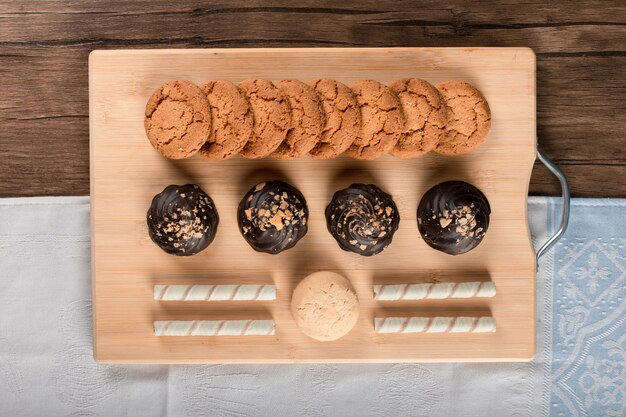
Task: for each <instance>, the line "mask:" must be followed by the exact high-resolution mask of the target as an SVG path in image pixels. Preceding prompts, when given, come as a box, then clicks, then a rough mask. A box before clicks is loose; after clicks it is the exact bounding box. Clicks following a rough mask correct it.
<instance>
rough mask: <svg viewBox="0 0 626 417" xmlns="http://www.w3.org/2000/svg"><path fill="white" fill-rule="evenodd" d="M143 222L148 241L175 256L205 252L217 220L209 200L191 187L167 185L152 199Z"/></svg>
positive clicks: (213, 204)
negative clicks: (146, 221) (145, 221)
mask: <svg viewBox="0 0 626 417" xmlns="http://www.w3.org/2000/svg"><path fill="white" fill-rule="evenodd" d="M147 220H148V233H149V234H150V238H151V239H152V241H153V242H154V243H156V244H157V245H159V247H160V248H161V249H163V250H164V251H165V252H167V253H170V254H173V255H178V256H190V255H195V254H196V253H198V252H201V251H202V250H204V249H206V247H207V246H209V244H211V242H213V239H214V238H215V233H216V232H217V225H218V224H219V221H220V219H219V216H218V215H217V210H216V209H215V203H213V200H212V199H211V197H209V196H208V195H207V194H206V193H205V192H204V191H202V189H201V188H200V187H198V186H197V185H195V184H186V185H169V186H167V187H166V188H165V189H164V190H163V191H162V192H161V193H159V194H157V195H155V196H154V198H153V199H152V204H151V205H150V209H149V210H148V215H147Z"/></svg>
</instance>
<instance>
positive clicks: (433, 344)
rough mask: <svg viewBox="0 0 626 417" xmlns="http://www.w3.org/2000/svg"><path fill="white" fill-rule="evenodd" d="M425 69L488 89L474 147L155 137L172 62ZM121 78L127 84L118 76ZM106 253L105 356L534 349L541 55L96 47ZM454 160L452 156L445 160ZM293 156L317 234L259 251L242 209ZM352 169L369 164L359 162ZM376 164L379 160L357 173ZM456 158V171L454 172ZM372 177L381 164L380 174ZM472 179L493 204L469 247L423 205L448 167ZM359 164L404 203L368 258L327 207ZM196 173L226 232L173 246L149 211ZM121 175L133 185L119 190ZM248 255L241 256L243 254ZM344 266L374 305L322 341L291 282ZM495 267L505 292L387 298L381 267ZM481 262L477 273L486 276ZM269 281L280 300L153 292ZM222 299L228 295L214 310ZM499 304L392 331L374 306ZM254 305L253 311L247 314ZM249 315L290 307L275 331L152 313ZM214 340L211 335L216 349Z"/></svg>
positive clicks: (190, 75)
mask: <svg viewBox="0 0 626 417" xmlns="http://www.w3.org/2000/svg"><path fill="white" fill-rule="evenodd" d="M416 72H417V73H419V74H421V76H423V77H424V78H425V79H427V80H428V81H431V82H433V83H437V82H440V81H443V80H446V79H452V78H462V79H466V80H471V82H472V83H473V84H475V85H476V86H477V87H478V88H479V89H480V90H481V91H482V92H483V94H484V95H485V97H486V98H487V100H488V101H489V104H490V107H491V111H492V114H493V119H492V120H493V124H492V129H491V131H490V133H489V137H488V138H487V140H486V141H485V143H484V144H483V145H482V146H481V147H480V148H479V149H477V150H476V151H474V152H472V153H471V154H469V155H465V156H463V157H456V158H446V157H442V156H437V155H428V156H426V157H424V158H421V159H419V160H416V159H413V160H401V159H398V158H393V157H390V156H385V157H383V158H381V159H379V160H376V161H369V162H367V161H354V160H352V159H350V158H348V157H345V156H343V157H341V158H337V159H332V160H327V161H317V160H313V159H310V158H299V159H295V160H291V161H277V160H273V159H265V160H246V159H243V158H233V159H232V160H227V161H218V162H209V161H206V160H203V159H202V158H199V157H193V158H190V159H187V160H182V161H171V160H167V159H165V158H163V157H161V156H160V155H159V154H158V153H157V152H155V151H154V149H153V148H152V147H151V145H150V143H149V141H148V140H147V139H146V137H145V132H144V127H143V113H144V108H145V103H146V101H147V99H148V98H149V96H150V94H151V93H152V92H153V91H154V89H155V88H156V87H158V85H159V84H160V83H162V82H163V81H165V80H168V79H173V78H178V77H180V78H184V79H190V80H192V81H194V82H198V83H199V82H202V81H206V80H207V79H213V78H224V79H229V80H232V81H235V82H237V81H241V80H242V79H245V78H248V77H250V76H251V75H252V74H254V75H255V76H260V77H265V78H269V79H273V80H279V79H284V78H299V79H304V80H306V79H311V78H314V77H320V76H321V77H329V78H334V79H338V80H340V81H343V82H345V83H347V84H350V83H352V82H355V81H357V80H359V79H362V78H364V77H367V78H373V79H377V80H379V81H381V82H385V83H388V82H390V81H392V80H395V79H398V78H403V77H407V76H411V75H412V74H415V73H416ZM112 85H115V86H116V88H115V89H114V90H112V89H111V86H112ZM90 95H91V109H90V136H91V152H92V153H91V182H92V212H91V213H92V239H93V240H92V251H93V252H92V268H93V273H92V277H93V285H92V288H93V294H94V297H93V299H94V317H95V324H94V335H95V342H94V346H95V350H96V353H95V355H96V358H97V359H98V360H100V361H104V362H127V363H144V362H161V363H198V362H219V363H224V362H364V361H369V362H381V361H382V362H389V361H398V360H400V361H441V360H445V361H450V360H468V361H501V360H528V359H530V358H531V357H532V355H533V354H534V346H535V319H534V314H535V311H534V310H535V309H534V305H535V303H534V296H535V295H534V294H535V291H534V285H535V274H536V264H535V255H534V252H533V250H532V247H531V244H530V236H529V232H528V223H527V222H528V220H527V211H526V200H527V192H528V189H527V187H528V182H529V176H530V171H531V167H532V164H533V162H534V159H535V139H536V136H535V122H536V114H535V57H534V55H533V54H532V52H531V51H530V50H528V49H525V48H508V49H504V48H471V49H463V48H443V49H438V48H423V49H420V48H400V49H385V48H382V49H381V48H377V49H362V48H360V49H354V48H351V49H343V48H342V49H338V48H326V49H320V48H316V49H302V48H290V49H284V48H282V49H268V48H263V49H227V50H215V49H212V50H199V49H196V50H178V51H174V50H161V51H143V52H142V53H138V52H137V51H98V52H97V53H96V54H95V55H92V56H91V60H90ZM444 168H445V169H444ZM260 170H265V171H267V170H272V171H278V172H281V173H282V175H284V176H285V177H287V178H289V182H291V183H292V184H294V186H296V187H297V188H299V189H300V190H301V191H302V193H303V194H304V195H305V196H306V199H307V204H308V206H309V211H310V217H309V221H308V222H307V225H308V233H307V236H306V237H305V238H304V239H303V240H302V241H301V242H299V244H298V245H296V247H294V248H293V249H291V250H289V251H287V252H285V253H281V254H279V255H277V256H269V255H267V254H262V253H257V252H254V251H253V250H252V249H251V248H249V247H248V245H247V244H246V242H245V241H244V240H243V239H242V238H241V235H240V233H239V230H238V226H237V221H236V216H235V215H234V214H235V213H236V210H237V205H238V203H239V200H240V198H241V195H242V194H243V193H245V191H246V190H247V189H249V188H250V187H252V186H254V185H255V184H256V183H257V182H258V181H263V180H267V179H268V178H267V177H264V176H255V178H251V173H254V172H259V171H260ZM346 170H350V171H351V172H354V173H355V176H356V177H355V178H347V177H346V175H345V172H346ZM358 172H367V173H369V175H360V176H359V175H358V174H356V173H358ZM444 173H445V174H444ZM370 176H371V177H374V178H375V179H373V180H372V179H371V178H370ZM453 178H454V179H465V180H467V181H469V182H471V183H473V184H476V186H477V187H479V188H480V189H481V190H482V191H483V192H484V193H485V194H486V196H487V197H488V198H489V201H490V205H491V207H492V215H491V221H490V227H489V231H488V233H487V236H486V238H485V240H484V241H483V242H482V243H481V245H480V246H479V247H478V248H476V249H475V250H474V251H472V252H470V253H468V254H466V255H463V256H457V257H451V256H449V255H446V254H443V253H440V252H437V251H435V250H433V249H432V248H430V247H428V246H427V245H426V244H424V242H423V241H422V240H421V239H419V236H418V233H417V230H416V214H415V211H416V210H415V208H416V206H417V203H418V201H419V198H420V197H421V196H422V195H423V193H424V192H425V191H426V190H427V189H428V188H430V187H431V186H432V185H434V184H435V183H438V182H440V181H444V180H447V179H453ZM352 180H360V181H366V180H367V181H374V182H376V183H377V184H378V185H380V186H381V187H382V188H383V189H385V190H387V191H388V192H389V193H391V194H392V195H393V197H394V200H395V201H396V204H397V205H398V210H399V212H400V216H401V218H402V221H401V225H400V228H399V230H398V231H397V232H396V234H395V235H394V241H393V243H392V244H391V245H390V246H389V247H388V248H387V249H385V251H384V252H382V253H380V254H378V255H376V256H374V257H371V258H364V257H360V256H358V255H355V254H353V253H348V252H344V251H342V250H341V249H339V248H338V247H337V245H336V243H335V242H334V241H333V239H332V237H331V236H330V235H329V233H328V231H327V230H326V222H325V219H324V216H323V213H324V207H325V206H326V204H327V203H328V201H329V199H330V198H331V196H332V194H333V193H334V191H336V190H337V189H339V188H342V187H344V186H347V185H349V183H350V182H352ZM189 181H193V182H196V183H198V184H200V185H201V186H202V187H203V188H205V189H206V190H207V191H208V192H209V193H210V194H211V196H212V198H213V199H214V201H215V204H216V206H217V207H218V210H219V213H220V225H219V228H218V232H217V236H216V239H215V242H214V243H213V244H212V245H211V246H210V247H209V248H208V249H207V250H206V251H204V252H202V253H200V254H198V255H196V256H193V257H188V258H184V259H181V258H180V257H175V256H170V255H167V254H165V253H163V252H162V251H161V250H160V249H159V248H158V247H156V246H155V245H154V244H153V243H152V242H150V240H149V238H148V236H147V230H146V222H145V215H146V214H145V213H146V207H147V205H148V204H149V202H150V200H151V198H152V197H153V195H154V194H156V193H157V192H159V191H161V190H162V189H163V188H164V186H165V185H168V184H171V183H174V184H180V183H183V182H189ZM121 190H123V191H122V192H121ZM233 265H237V266H238V267H237V268H233ZM329 268H330V269H333V270H337V271H338V272H340V273H342V274H344V275H345V276H347V277H348V278H349V279H350V280H351V282H352V284H353V285H354V287H355V289H356V291H357V294H358V297H359V300H360V305H361V308H360V317H359V320H358V323H357V325H356V326H355V328H354V329H353V330H352V331H351V332H350V333H349V334H348V335H346V336H345V337H344V338H342V339H340V340H337V341H335V342H332V343H325V344H322V343H320V342H317V341H314V340H313V339H310V338H308V337H307V336H305V335H304V334H303V333H302V332H300V331H299V330H298V328H297V326H296V324H295V321H294V320H293V318H292V317H291V312H290V299H291V291H292V290H293V288H294V287H295V285H296V284H297V283H298V282H299V281H300V280H301V279H302V278H303V277H304V276H306V275H307V274H309V273H311V272H314V271H318V270H325V269H329ZM473 274H479V275H480V276H481V277H482V279H483V280H484V279H490V280H492V281H493V282H494V283H495V284H496V286H497V291H498V294H497V296H496V297H494V298H492V299H488V300H486V299H482V300H469V301H467V300H463V301H460V302H450V300H431V301H434V302H432V303H431V302H424V303H419V305H414V306H413V305H412V306H411V307H414V308H411V309H408V306H407V304H406V303H405V304H402V305H400V304H399V305H393V304H389V303H386V304H385V303H375V302H374V300H373V296H372V282H374V281H375V282H377V283H392V282H395V283H397V282H398V280H407V281H410V282H420V281H424V280H426V279H432V277H437V279H440V280H444V281H445V280H450V279H452V277H454V280H456V281H464V280H467V279H468V277H470V276H471V275H473ZM472 279H475V278H469V280H472ZM180 280H191V281H192V282H194V283H209V282H211V281H212V282H213V283H224V284H226V283H231V284H233V283H244V282H245V283H248V282H251V281H252V282H256V283H268V282H272V281H273V282H274V284H275V285H276V288H277V300H276V302H273V303H269V304H266V305H263V306H262V307H259V309H255V310H248V309H242V308H240V305H239V304H237V306H232V303H231V306H230V307H229V303H225V305H224V306H223V307H222V306H221V305H220V306H212V305H198V306H194V307H193V308H192V307H189V306H180V304H181V303H178V304H167V305H166V304H164V303H155V302H154V301H153V299H152V285H154V284H168V283H170V284H171V283H174V282H176V281H180ZM216 309H217V310H216ZM409 311H410V312H411V314H417V315H420V314H427V315H432V314H438V315H457V316H458V315H488V316H489V315H493V317H495V319H496V321H497V323H498V324H497V326H498V330H497V331H496V332H495V333H490V334H480V335H478V334H472V335H468V334H452V333H449V334H429V335H413V336H409V335H378V334H375V333H374V329H373V318H374V316H375V315H383V316H389V315H393V314H402V313H408V312H409ZM245 316H247V317H245ZM226 317H238V318H240V319H241V318H244V317H245V318H247V319H261V318H264V319H267V318H268V317H272V318H273V319H274V320H276V325H277V332H276V336H271V337H239V338H237V337H230V338H228V337H225V338H221V337H219V338H216V337H213V338H211V337H169V338H165V337H161V338H159V337H156V336H154V335H153V334H152V321H153V320H155V319H156V320H190V319H217V318H226ZM207 346H210V349H207Z"/></svg>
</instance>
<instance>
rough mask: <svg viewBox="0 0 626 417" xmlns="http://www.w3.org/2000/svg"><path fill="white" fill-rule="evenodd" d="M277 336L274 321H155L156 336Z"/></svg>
mask: <svg viewBox="0 0 626 417" xmlns="http://www.w3.org/2000/svg"><path fill="white" fill-rule="evenodd" d="M273 334H276V323H275V322H274V320H189V321H174V320H168V321H155V322H154V335H155V336H269V335H273Z"/></svg>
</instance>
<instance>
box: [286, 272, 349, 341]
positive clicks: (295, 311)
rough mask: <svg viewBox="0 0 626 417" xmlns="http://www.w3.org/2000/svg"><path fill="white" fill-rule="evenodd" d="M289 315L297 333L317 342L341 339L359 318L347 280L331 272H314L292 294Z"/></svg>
mask: <svg viewBox="0 0 626 417" xmlns="http://www.w3.org/2000/svg"><path fill="white" fill-rule="evenodd" d="M291 314H292V315H293V318H294V319H295V320H296V323H297V324H298V327H300V330H302V332H303V333H304V334H306V335H307V336H309V337H311V338H313V339H315V340H319V341H330V340H337V339H339V338H341V337H343V336H345V335H346V334H347V333H348V332H349V331H350V330H352V328H353V327H354V325H355V324H356V322H357V319H358V317H359V300H358V298H357V296H356V292H355V291H354V288H353V287H352V284H350V281H348V279H347V278H345V277H343V276H341V275H339V274H336V273H334V272H328V271H321V272H315V273H313V274H311V275H309V276H307V277H306V278H304V279H303V280H302V281H301V282H300V284H298V286H297V287H296V289H295V290H294V292H293V297H292V299H291Z"/></svg>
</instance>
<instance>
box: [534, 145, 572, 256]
mask: <svg viewBox="0 0 626 417" xmlns="http://www.w3.org/2000/svg"><path fill="white" fill-rule="evenodd" d="M537 158H539V160H540V161H541V163H543V164H544V165H545V166H546V168H548V169H549V170H550V172H552V173H553V174H554V175H555V176H556V177H557V178H558V179H559V182H560V183H561V195H562V197H563V211H562V213H561V225H560V226H559V230H557V231H556V233H555V234H554V235H553V236H552V237H551V238H550V239H548V240H547V242H546V243H544V244H543V246H541V247H540V248H539V250H538V251H537V262H539V258H541V257H542V256H543V255H544V254H545V253H546V252H547V251H549V250H550V248H551V247H552V246H554V244H555V243H556V242H557V241H558V240H559V239H560V238H561V236H563V234H564V233H565V230H567V224H568V223H569V206H570V192H569V184H568V183H567V177H566V176H565V174H564V173H563V171H561V169H560V168H559V167H558V166H557V165H556V164H555V163H554V162H552V161H551V160H550V158H548V157H547V156H546V155H545V154H544V153H543V152H541V151H540V150H538V149H537Z"/></svg>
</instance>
